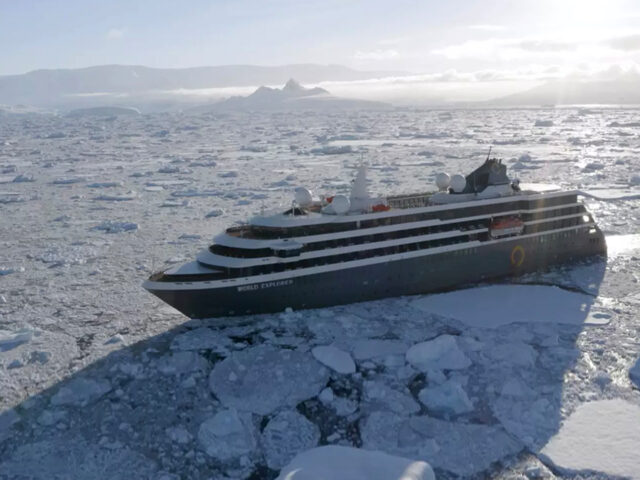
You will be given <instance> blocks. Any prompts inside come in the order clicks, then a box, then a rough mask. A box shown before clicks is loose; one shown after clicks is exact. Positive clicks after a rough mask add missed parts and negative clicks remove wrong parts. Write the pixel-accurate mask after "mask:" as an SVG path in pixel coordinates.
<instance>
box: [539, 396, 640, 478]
mask: <svg viewBox="0 0 640 480" xmlns="http://www.w3.org/2000/svg"><path fill="white" fill-rule="evenodd" d="M639 446H640V407H639V406H638V405H634V404H631V403H629V402H626V401H624V400H621V399H615V400H602V401H596V402H590V403H585V404H582V405H580V406H579V407H578V408H577V409H576V411H575V412H573V414H572V415H571V416H570V417H569V418H568V419H567V420H566V421H565V422H564V424H563V425H562V427H561V428H560V431H559V432H558V433H557V435H555V436H554V437H552V438H551V440H550V441H549V443H547V445H546V446H545V447H544V448H543V449H542V452H541V453H542V455H543V456H544V457H546V458H547V459H548V460H549V461H550V462H552V463H553V464H554V465H556V466H557V467H559V468H562V469H567V470H592V471H596V472H603V473H606V474H607V475H615V476H618V477H624V478H634V479H637V478H640V455H639V454H638V447H639Z"/></svg>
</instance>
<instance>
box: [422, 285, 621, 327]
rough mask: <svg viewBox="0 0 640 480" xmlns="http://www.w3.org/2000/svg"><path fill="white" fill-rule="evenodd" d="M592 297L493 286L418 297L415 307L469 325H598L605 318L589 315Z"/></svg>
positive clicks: (531, 287) (551, 289)
mask: <svg viewBox="0 0 640 480" xmlns="http://www.w3.org/2000/svg"><path fill="white" fill-rule="evenodd" d="M594 302H595V298H594V297H592V296H590V295H585V294H582V293H576V292H570V291H567V290H563V289H561V288H558V287H549V286H543V285H493V286H488V287H477V288H469V289H466V290H456V291H453V292H448V293H442V294H438V295H428V296H425V297H422V298H418V299H417V300H414V301H413V302H412V305H413V306H414V307H416V308H418V309H419V310H422V311H425V312H429V313H435V314H437V315H441V316H443V317H448V318H455V319H456V320H459V321H461V322H463V323H465V324H467V325H469V326H470V327H484V328H496V327H500V326H502V325H507V324H510V323H517V322H526V323H563V324H570V325H602V324H606V323H609V320H610V319H609V318H606V317H602V316H600V315H590V310H591V308H592V306H593V304H594Z"/></svg>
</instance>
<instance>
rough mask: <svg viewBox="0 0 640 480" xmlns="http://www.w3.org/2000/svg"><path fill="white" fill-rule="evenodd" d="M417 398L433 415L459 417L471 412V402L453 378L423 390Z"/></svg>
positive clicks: (458, 382)
mask: <svg viewBox="0 0 640 480" xmlns="http://www.w3.org/2000/svg"><path fill="white" fill-rule="evenodd" d="M418 398H420V401H421V402H422V403H423V404H424V405H425V406H426V407H427V408H428V409H429V411H430V412H433V413H435V414H440V415H461V414H463V413H469V412H472V411H473V402H472V401H471V400H469V397H468V396H467V392H465V391H464V388H463V386H462V384H461V383H460V381H458V380H457V379H454V378H452V379H449V380H447V381H446V382H444V383H442V384H440V385H437V386H433V387H431V386H429V387H427V388H423V389H422V390H421V391H420V393H419V394H418ZM436 416H437V415H436Z"/></svg>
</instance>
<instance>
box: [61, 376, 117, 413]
mask: <svg viewBox="0 0 640 480" xmlns="http://www.w3.org/2000/svg"><path fill="white" fill-rule="evenodd" d="M110 391H111V384H110V383H109V381H108V380H105V379H97V380H94V379H92V378H83V377H77V378H74V379H72V380H71V381H69V382H68V383H67V384H66V385H64V386H62V387H60V389H59V390H58V391H57V392H56V394H55V395H53V397H51V405H56V406H58V405H72V406H76V407H84V406H86V405H88V404H90V403H93V402H95V401H96V400H98V399H99V398H100V397H102V396H103V395H105V394H107V393H108V392H110Z"/></svg>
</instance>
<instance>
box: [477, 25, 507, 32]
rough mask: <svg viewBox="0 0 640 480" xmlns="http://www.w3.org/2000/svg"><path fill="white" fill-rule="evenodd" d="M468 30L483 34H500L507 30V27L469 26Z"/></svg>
mask: <svg viewBox="0 0 640 480" xmlns="http://www.w3.org/2000/svg"><path fill="white" fill-rule="evenodd" d="M467 28H469V29H471V30H481V31H483V32H499V31H501V30H506V29H507V27H505V26H504V25H489V24H481V25H469V26H468V27H467Z"/></svg>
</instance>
